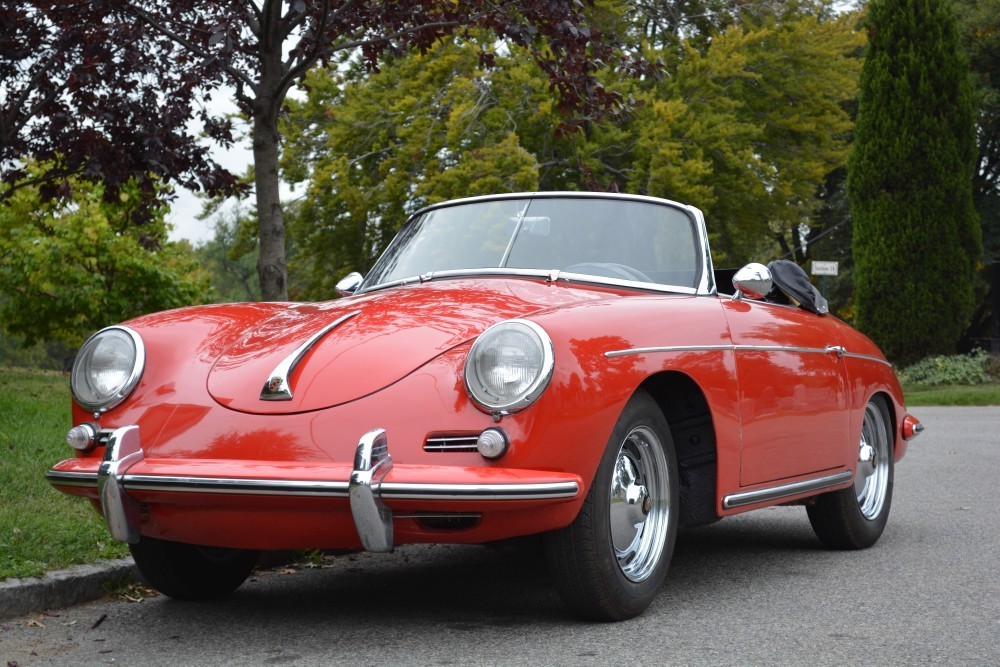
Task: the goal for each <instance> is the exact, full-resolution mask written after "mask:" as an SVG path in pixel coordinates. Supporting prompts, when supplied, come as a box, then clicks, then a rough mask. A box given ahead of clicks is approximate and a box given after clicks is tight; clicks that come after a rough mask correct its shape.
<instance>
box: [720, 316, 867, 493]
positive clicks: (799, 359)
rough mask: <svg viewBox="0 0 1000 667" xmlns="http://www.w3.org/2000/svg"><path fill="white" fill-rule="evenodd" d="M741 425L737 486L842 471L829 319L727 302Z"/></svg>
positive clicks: (844, 405) (842, 430)
mask: <svg viewBox="0 0 1000 667" xmlns="http://www.w3.org/2000/svg"><path fill="white" fill-rule="evenodd" d="M723 310H724V312H725V313H726V318H727V320H728V324H729V329H730V333H731V335H732V342H733V345H734V349H735V356H736V376H737V382H738V384H739V389H738V391H739V405H740V416H741V422H742V442H741V450H740V452H741V456H740V484H741V486H749V485H754V484H763V483H767V482H772V481H776V480H781V479H786V478H789V477H795V476H799V475H807V474H809V473H813V472H819V471H824V470H830V469H832V468H843V467H844V466H845V465H846V464H847V461H846V460H845V452H846V451H847V449H846V446H847V442H848V435H849V415H848V402H847V382H846V377H845V373H844V364H843V361H842V359H841V358H840V355H839V350H840V348H839V342H838V340H837V337H836V332H835V326H834V323H833V321H832V319H831V318H830V317H829V316H821V315H816V314H813V313H809V312H806V311H804V310H802V309H800V308H797V307H794V306H783V305H777V304H769V303H765V302H759V301H746V300H741V301H725V302H723Z"/></svg>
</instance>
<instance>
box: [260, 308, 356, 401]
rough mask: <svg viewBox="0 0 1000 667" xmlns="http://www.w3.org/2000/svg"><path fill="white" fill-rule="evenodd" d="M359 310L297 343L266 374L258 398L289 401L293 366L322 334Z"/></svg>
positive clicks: (328, 331) (290, 398) (325, 333)
mask: <svg viewBox="0 0 1000 667" xmlns="http://www.w3.org/2000/svg"><path fill="white" fill-rule="evenodd" d="M360 312H361V311H360V310H356V311H354V312H353V313H348V314H347V315H344V316H343V317H341V318H340V319H338V320H337V321H335V322H331V323H330V324H328V325H326V326H325V327H323V328H322V329H320V330H319V331H317V332H316V333H314V334H313V335H312V336H310V337H309V339H308V340H307V341H306V342H304V343H302V344H301V345H299V346H298V347H297V348H295V350H294V351H293V352H292V353H291V354H289V355H288V356H287V357H285V358H284V359H282V360H281V363H279V364H278V365H277V366H275V367H274V370H273V371H271V374H270V375H268V376H267V381H265V382H264V387H263V388H262V389H261V390H260V400H262V401H290V400H292V388H291V387H290V386H289V384H288V376H289V375H291V374H292V371H294V370H295V367H296V366H297V365H298V363H299V362H300V361H301V360H302V357H304V356H305V354H306V352H308V351H309V350H311V349H312V347H313V345H315V344H316V343H318V342H319V340H320V339H321V338H323V336H325V335H327V334H328V333H330V332H331V331H333V330H334V329H336V328H337V327H338V326H340V325H341V324H343V323H344V322H346V321H347V320H349V319H351V318H352V317H354V316H355V315H357V314H359V313H360Z"/></svg>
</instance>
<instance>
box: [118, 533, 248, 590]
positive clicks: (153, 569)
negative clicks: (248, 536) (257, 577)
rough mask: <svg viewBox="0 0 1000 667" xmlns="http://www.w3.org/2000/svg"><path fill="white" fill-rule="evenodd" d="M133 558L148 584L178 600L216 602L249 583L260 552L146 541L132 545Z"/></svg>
mask: <svg viewBox="0 0 1000 667" xmlns="http://www.w3.org/2000/svg"><path fill="white" fill-rule="evenodd" d="M129 549H130V550H131V551H132V558H134V559H135V564H136V565H137V566H138V567H139V571H140V572H141V573H142V576H143V577H144V578H145V579H146V581H147V582H148V583H149V584H150V585H151V586H152V587H153V588H155V589H156V590H158V591H160V592H161V593H163V594H164V595H167V596H169V597H172V598H175V599H178V600H214V599H217V598H221V597H224V596H226V595H229V594H230V593H232V592H233V591H235V590H236V589H237V588H239V587H240V585H241V584H242V583H243V582H244V581H246V579H247V577H249V576H250V573H251V572H252V571H253V568H254V565H256V564H257V557H258V556H259V555H260V552H259V551H250V550H247V549H224V548H220V547H203V546H198V545H196V544H184V543H182V542H170V541H168V540H158V539H155V538H152V537H143V538H142V539H141V540H140V541H139V542H138V543H136V544H130V545H129Z"/></svg>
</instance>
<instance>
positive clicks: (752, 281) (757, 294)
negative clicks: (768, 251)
mask: <svg viewBox="0 0 1000 667" xmlns="http://www.w3.org/2000/svg"><path fill="white" fill-rule="evenodd" d="M773 285H774V281H773V279H772V278H771V272H770V271H769V270H768V268H767V267H766V266H764V265H763V264H758V263H757V262H752V263H750V264H747V265H746V266H744V267H743V268H742V269H740V270H739V271H737V272H736V275H735V276H733V287H735V288H736V294H735V295H733V298H734V299H740V298H742V297H744V296H746V297H748V298H750V299H763V298H764V297H765V296H766V295H767V293H768V292H770V291H771V287H772V286H773Z"/></svg>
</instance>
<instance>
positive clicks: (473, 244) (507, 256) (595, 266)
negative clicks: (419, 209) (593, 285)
mask: <svg viewBox="0 0 1000 667" xmlns="http://www.w3.org/2000/svg"><path fill="white" fill-rule="evenodd" d="M698 256H699V251H698V239H697V231H696V225H695V221H694V219H693V218H692V217H691V216H689V215H688V214H687V213H686V212H685V211H684V210H683V209H680V208H675V207H673V206H669V205H666V204H656V203H652V202H648V201H638V200H630V199H626V198H606V199H602V198H596V197H578V198H574V197H540V198H522V199H489V200H482V201H470V202H468V203H464V204H458V205H455V206H445V207H442V208H437V209H431V210H429V211H426V212H425V213H423V214H421V215H419V216H417V217H416V218H414V219H413V220H411V221H410V222H409V224H407V225H406V226H405V227H404V228H403V229H402V230H401V231H400V232H399V234H398V235H397V236H396V238H395V239H394V240H393V242H392V243H391V244H390V245H389V248H388V249H387V250H386V251H385V253H384V254H383V255H382V257H380V258H379V260H378V262H376V264H375V266H374V267H373V268H372V270H371V272H370V273H369V275H368V277H367V279H366V280H365V285H364V286H365V287H370V286H374V285H381V284H384V283H390V282H395V281H399V280H403V279H406V278H412V277H414V276H418V275H422V274H426V273H429V272H432V271H451V270H461V269H541V270H546V271H548V270H553V269H555V270H559V271H562V272H566V273H578V274H584V275H588V276H595V277H599V278H614V279H618V280H629V281H636V282H649V283H658V284H663V285H675V286H681V287H696V282H697V280H698V269H699V262H698Z"/></svg>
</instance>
